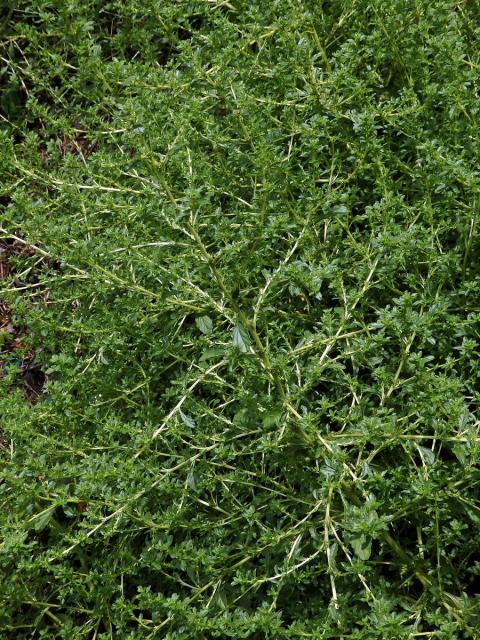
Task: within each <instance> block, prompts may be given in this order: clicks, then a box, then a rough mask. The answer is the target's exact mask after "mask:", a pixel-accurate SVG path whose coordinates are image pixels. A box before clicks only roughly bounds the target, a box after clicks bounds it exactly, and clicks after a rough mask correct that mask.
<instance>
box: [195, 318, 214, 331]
mask: <svg viewBox="0 0 480 640" xmlns="http://www.w3.org/2000/svg"><path fill="white" fill-rule="evenodd" d="M195 324H196V325H197V327H198V328H199V329H200V331H201V332H202V333H204V334H205V335H208V334H209V333H212V329H213V322H212V319H211V318H210V316H200V317H199V318H195Z"/></svg>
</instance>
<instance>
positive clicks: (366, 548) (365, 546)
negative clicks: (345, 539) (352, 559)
mask: <svg viewBox="0 0 480 640" xmlns="http://www.w3.org/2000/svg"><path fill="white" fill-rule="evenodd" d="M352 549H353V551H354V552H355V555H357V556H358V557H359V558H360V560H368V559H369V558H370V556H371V554H372V543H371V541H370V540H367V538H366V537H365V536H364V535H361V536H360V537H359V538H355V540H352Z"/></svg>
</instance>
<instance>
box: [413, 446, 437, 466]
mask: <svg viewBox="0 0 480 640" xmlns="http://www.w3.org/2000/svg"><path fill="white" fill-rule="evenodd" d="M417 446H418V450H419V451H420V455H421V456H422V460H424V461H425V462H426V463H427V464H433V463H434V462H435V454H434V453H433V451H432V450H431V449H428V448H427V447H422V445H420V444H419V445H417Z"/></svg>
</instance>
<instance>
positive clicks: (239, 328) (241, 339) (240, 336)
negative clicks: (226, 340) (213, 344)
mask: <svg viewBox="0 0 480 640" xmlns="http://www.w3.org/2000/svg"><path fill="white" fill-rule="evenodd" d="M233 344H234V345H235V346H236V347H237V348H238V349H240V351H243V353H246V352H247V351H248V350H249V348H250V345H251V344H252V343H251V340H250V335H249V333H248V331H247V330H246V329H245V327H244V326H243V324H241V323H240V322H237V324H236V325H235V328H234V330H233Z"/></svg>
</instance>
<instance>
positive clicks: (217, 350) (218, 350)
mask: <svg viewBox="0 0 480 640" xmlns="http://www.w3.org/2000/svg"><path fill="white" fill-rule="evenodd" d="M223 355H225V349H224V348H223V347H214V348H213V349H205V351H204V352H203V354H202V355H201V356H200V362H205V360H211V359H212V358H218V357H221V356H223Z"/></svg>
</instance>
